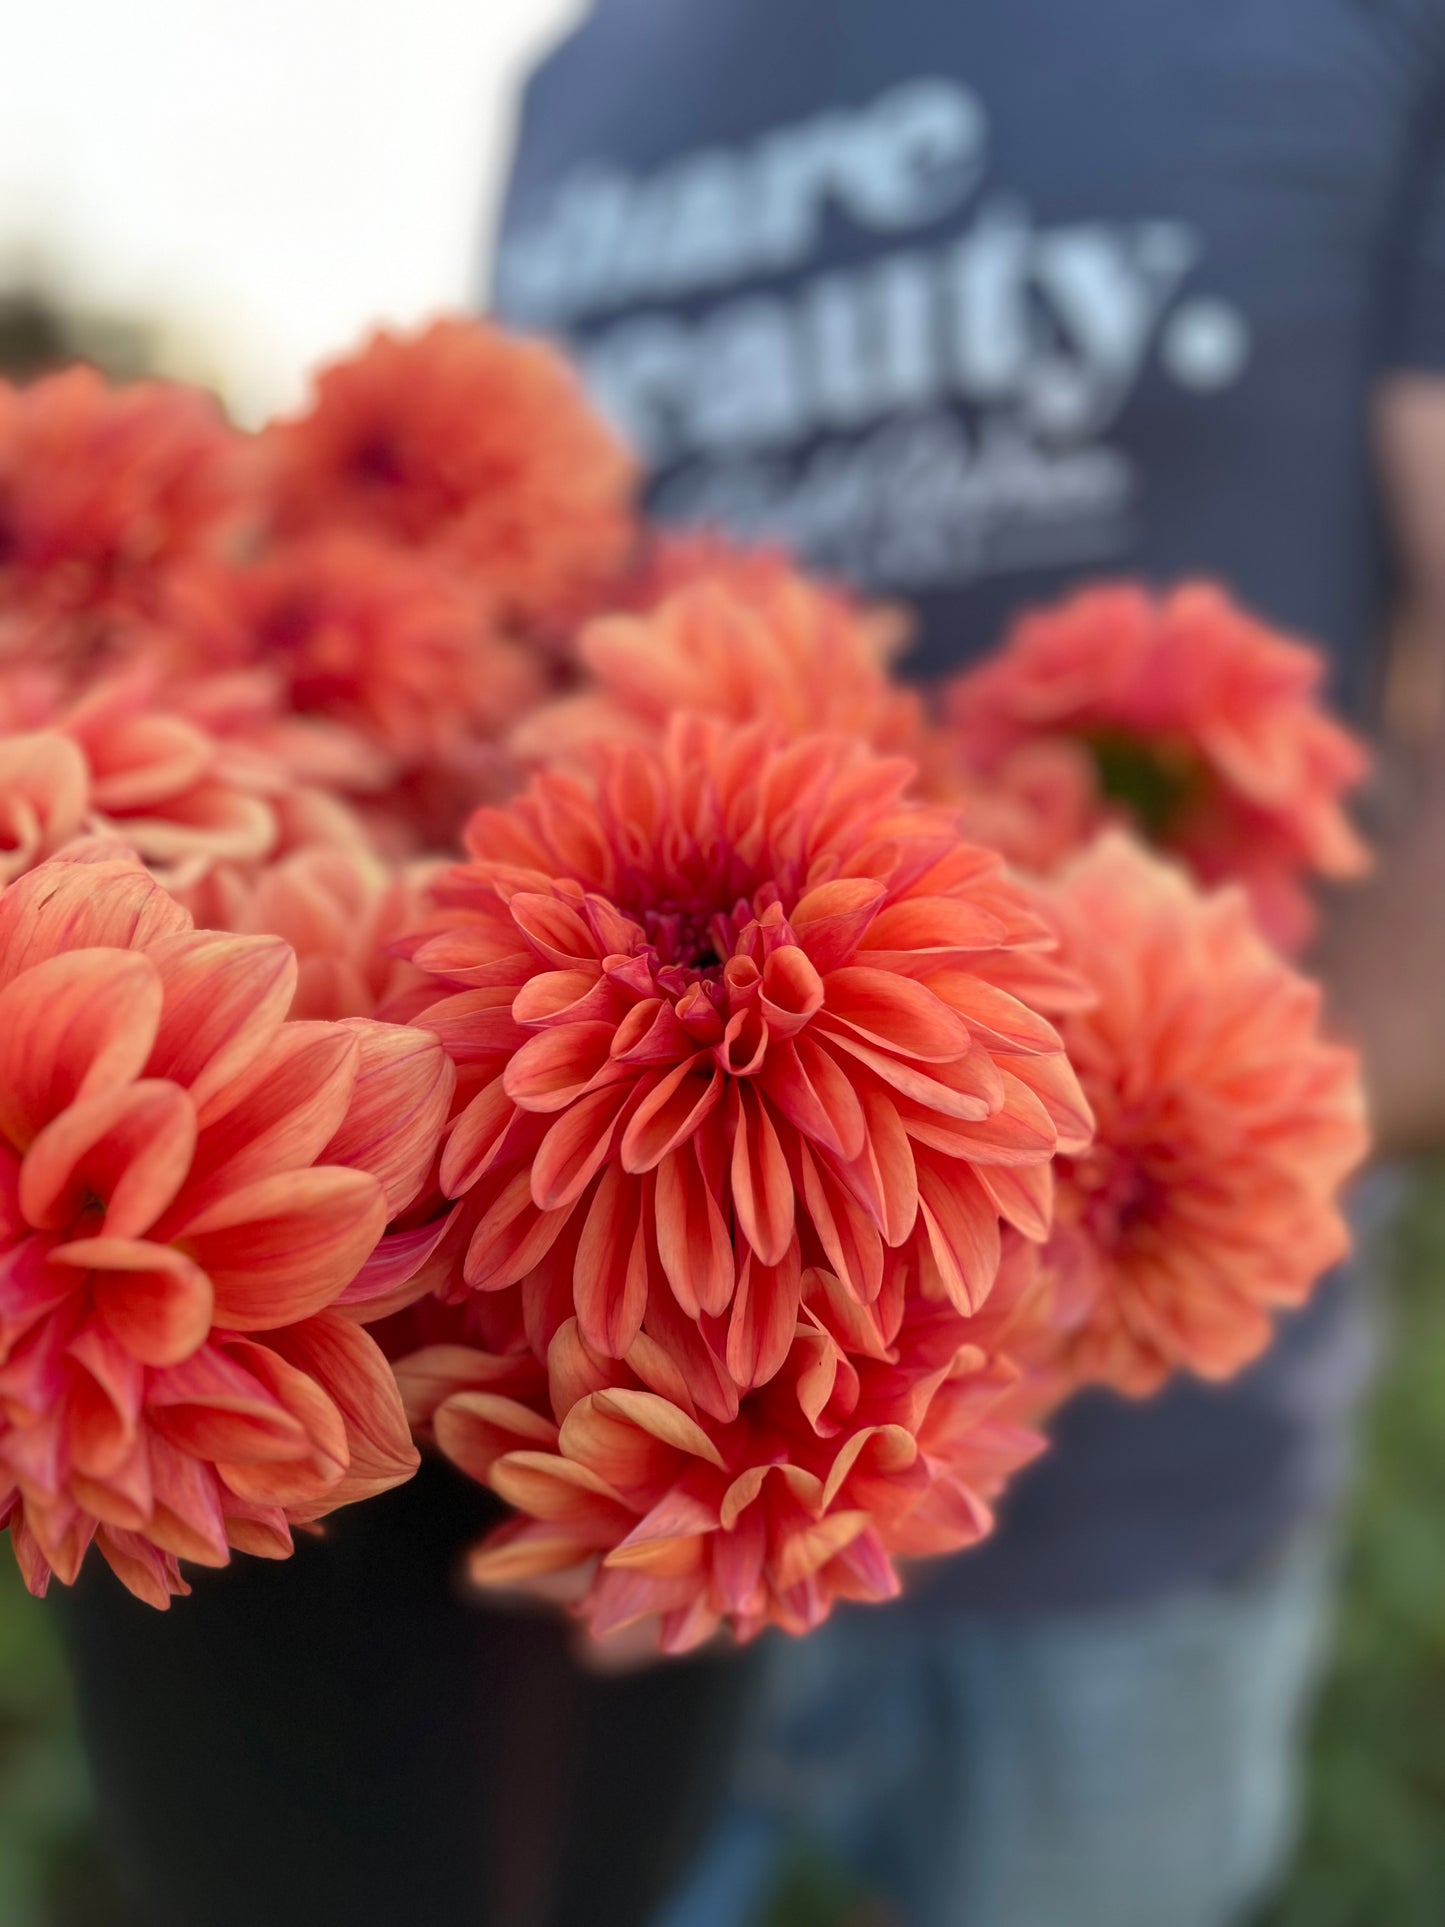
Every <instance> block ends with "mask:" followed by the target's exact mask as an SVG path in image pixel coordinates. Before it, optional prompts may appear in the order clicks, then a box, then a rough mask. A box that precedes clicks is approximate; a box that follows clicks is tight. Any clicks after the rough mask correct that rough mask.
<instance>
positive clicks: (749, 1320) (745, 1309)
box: [727, 1238, 802, 1389]
mask: <svg viewBox="0 0 1445 1927" xmlns="http://www.w3.org/2000/svg"><path fill="white" fill-rule="evenodd" d="M801 1291H802V1261H801V1259H800V1257H799V1253H798V1241H797V1239H796V1238H795V1239H794V1240H793V1241H792V1243H791V1244H790V1245H789V1246H788V1249H787V1250H786V1251H785V1252H784V1253H783V1257H782V1261H781V1262H780V1263H779V1264H776V1265H765V1264H763V1263H762V1261H761V1260H760V1259H759V1258H758V1257H756V1256H755V1254H754V1253H752V1252H748V1253H747V1254H746V1255H745V1256H744V1258H743V1262H742V1264H741V1265H740V1267H739V1268H738V1286H737V1291H736V1293H735V1294H734V1297H733V1303H732V1315H731V1317H730V1318H729V1320H728V1349H727V1364H728V1370H729V1371H730V1372H731V1373H732V1376H733V1379H734V1380H735V1382H736V1383H737V1385H738V1386H739V1387H741V1388H744V1389H748V1388H752V1387H755V1386H758V1385H766V1384H767V1382H768V1380H769V1379H770V1378H774V1377H776V1375H777V1374H778V1372H780V1371H781V1370H782V1367H783V1361H784V1360H785V1359H786V1358H787V1356H788V1353H789V1351H790V1350H791V1348H792V1343H793V1334H794V1332H795V1331H796V1329H797V1324H798V1304H799V1300H800V1297H801Z"/></svg>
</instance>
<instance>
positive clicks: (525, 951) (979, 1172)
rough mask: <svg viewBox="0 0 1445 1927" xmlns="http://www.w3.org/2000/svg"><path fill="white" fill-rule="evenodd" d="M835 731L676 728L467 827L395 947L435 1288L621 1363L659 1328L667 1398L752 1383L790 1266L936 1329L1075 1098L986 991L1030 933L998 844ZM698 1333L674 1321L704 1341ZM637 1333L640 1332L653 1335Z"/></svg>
mask: <svg viewBox="0 0 1445 1927" xmlns="http://www.w3.org/2000/svg"><path fill="white" fill-rule="evenodd" d="M910 775H911V768H910V766H909V765H908V764H906V763H902V762H890V761H885V760H883V759H881V758H878V757H876V756H874V755H872V754H871V753H870V752H868V751H867V750H866V749H864V748H863V747H862V746H861V745H857V744H853V743H849V742H847V741H846V740H844V739H841V738H830V737H811V738H803V739H799V740H798V741H796V742H793V743H791V744H787V743H784V744H779V743H778V741H777V739H776V738H775V736H774V735H773V734H772V733H771V732H769V731H768V730H767V729H765V728H763V727H761V726H755V727H752V728H748V729H733V728H729V727H727V726H725V725H722V724H718V723H713V722H708V721H704V720H702V719H698V718H684V719H680V720H679V722H678V723H676V724H675V725H674V726H673V728H672V729H671V730H670V732H669V733H668V736H667V738H666V741H665V742H664V744H663V745H662V746H661V747H660V748H658V749H652V750H644V749H638V750H626V749H622V748H620V747H617V746H604V747H600V748H599V750H598V752H597V757H596V764H595V775H594V777H593V779H592V781H591V782H590V783H589V782H586V781H583V780H581V779H578V778H573V777H571V776H568V775H564V774H560V773H557V772H548V773H543V774H542V775H540V776H538V777H537V778H536V779H535V780H534V782H533V784H532V786H531V788H530V789H529V790H528V791H527V793H526V794H525V795H524V796H523V797H521V798H520V799H518V801H517V802H515V803H514V804H513V805H511V806H510V808H508V809H505V810H503V809H495V810H483V811H480V812H478V814H477V816H476V817H475V818H474V819H473V822H472V824H471V827H470V830H469V834H468V844H469V848H470V850H471V852H472V855H471V860H470V861H469V862H468V863H467V864H465V865H463V866H462V867H461V868H460V869H459V870H457V871H456V872H454V873H453V874H452V876H451V877H450V878H448V879H445V880H443V881H442V882H441V883H440V884H439V885H438V886H437V892H436V893H437V895H438V897H439V898H440V900H441V907H440V908H439V910H438V911H437V912H436V913H435V916H434V917H433V919H432V920H431V921H430V923H429V925H428V926H427V931H426V932H425V933H424V934H423V936H422V937H421V939H420V940H418V941H417V942H416V943H415V944H414V945H413V946H412V948H413V954H414V957H415V961H416V963H417V964H418V966H419V967H420V968H421V969H422V970H423V971H424V972H426V973H427V974H428V975H430V976H431V977H433V978H434V979H436V980H437V983H438V988H439V990H440V991H441V992H442V993H443V994H441V995H439V996H438V998H437V1000H436V1001H435V1003H434V1004H433V1005H432V1006H431V1007H430V1008H429V1009H427V1010H425V1011H423V1012H421V1013H420V1015H419V1016H418V1017H417V1019H416V1021H418V1022H420V1023H422V1024H425V1025H427V1026H428V1027H430V1028H431V1029H433V1030H434V1031H435V1032H436V1033H437V1035H438V1036H439V1037H441V1039H442V1041H443V1043H444V1045H445V1046H446V1049H447V1051H448V1053H449V1055H450V1056H451V1057H452V1058H453V1060H454V1062H455V1063H456V1064H457V1066H458V1071H459V1100H460V1102H461V1109H460V1111H459V1114H458V1116H457V1117H456V1119H455V1121H454V1123H453V1125H452V1128H451V1133H450V1136H449V1138H448V1141H447V1144H446V1147H445V1150H444V1153H443V1157H442V1162H441V1178H442V1185H443V1188H444V1190H445V1191H446V1192H447V1194H448V1195H449V1196H450V1197H452V1198H454V1199H457V1200H459V1201H460V1202H461V1210H460V1211H459V1213H458V1218H457V1231H456V1235H457V1237H458V1238H459V1239H460V1240H462V1249H461V1250H460V1251H459V1255H458V1260H457V1265H458V1271H459V1274H460V1276H459V1279H458V1283H459V1284H461V1285H464V1286H466V1287H469V1288H471V1289H473V1290H478V1291H503V1290H506V1289H508V1288H510V1287H519V1288H520V1292H521V1296H522V1301H523V1309H524V1315H525V1317H526V1319H527V1322H528V1328H529V1330H530V1331H531V1332H532V1333H533V1335H534V1336H536V1335H537V1334H540V1337H541V1342H544V1343H545V1341H546V1339H547V1338H549V1337H550V1335H551V1331H552V1329H555V1326H556V1325H557V1324H558V1323H559V1322H560V1321H561V1320H562V1319H563V1318H565V1317H566V1316H567V1315H568V1314H569V1313H570V1312H571V1311H572V1310H573V1308H574V1305H575V1310H576V1315H577V1319H578V1324H579V1329H580V1333H581V1336H582V1337H583V1338H584V1339H585V1341H586V1342H587V1343H588V1344H589V1345H590V1346H592V1347H593V1348H594V1349H595V1350H597V1351H598V1352H599V1353H601V1354H604V1355H606V1356H609V1357H614V1358H621V1357H625V1356H626V1355H627V1354H628V1353H629V1352H630V1351H631V1349H632V1347H633V1345H634V1344H635V1342H636V1340H637V1337H638V1334H639V1332H643V1331H646V1330H647V1329H648V1321H649V1319H653V1320H656V1319H658V1318H664V1319H665V1320H667V1321H669V1322H671V1321H673V1320H675V1319H677V1318H681V1319H682V1320H684V1321H686V1322H687V1323H688V1325H689V1328H690V1331H691V1332H692V1333H693V1334H694V1336H689V1337H688V1340H687V1345H688V1352H689V1360H688V1363H687V1367H686V1369H687V1370H688V1372H689V1375H690V1382H692V1386H693V1393H694V1396H695V1397H696V1398H697V1399H698V1400H699V1401H700V1402H702V1403H706V1402H707V1401H708V1400H710V1399H713V1400H715V1399H717V1398H718V1397H721V1399H722V1404H723V1405H724V1406H726V1405H728V1404H729V1403H730V1402H731V1399H732V1397H733V1396H734V1395H735V1394H734V1393H733V1392H729V1391H727V1390H726V1389H724V1391H723V1392H722V1393H721V1394H719V1393H718V1391H717V1387H716V1383H715V1380H716V1377H717V1374H718V1373H721V1374H722V1376H723V1378H724V1380H725V1381H726V1382H727V1383H728V1384H730V1385H731V1386H732V1387H733V1388H735V1389H736V1390H742V1389H747V1388H749V1387H752V1386H756V1385H761V1384H763V1383H765V1382H766V1381H767V1380H768V1379H769V1378H771V1377H772V1376H773V1375H774V1374H775V1373H776V1372H778V1371H779V1370H780V1369H781V1368H782V1365H783V1362H784V1360H785V1359H786V1358H787V1356H788V1354H789V1351H790V1348H791V1346H792V1343H793V1337H794V1330H795V1327H796V1325H797V1322H798V1317H799V1305H800V1295H801V1289H802V1277H803V1273H804V1272H805V1271H807V1270H808V1269H809V1268H813V1267H822V1268H826V1269H827V1270H828V1271H829V1273H830V1274H832V1275H834V1276H836V1278H837V1279H838V1281H839V1285H840V1289H842V1290H843V1291H844V1292H845V1293H846V1294H847V1295H848V1297H849V1298H850V1300H852V1301H854V1302H856V1303H857V1304H858V1305H859V1306H868V1305H871V1304H873V1303H874V1302H875V1301H876V1300H877V1299H878V1296H879V1293H880V1292H881V1291H882V1289H883V1287H884V1279H885V1274H886V1273H887V1271H888V1269H889V1266H890V1264H893V1263H897V1264H901V1265H903V1266H904V1268H905V1269H906V1270H908V1272H909V1275H910V1278H915V1279H916V1282H917V1288H918V1289H920V1290H921V1291H922V1292H923V1293H924V1294H925V1295H927V1296H929V1297H930V1298H933V1299H936V1300H938V1301H940V1302H948V1303H951V1304H953V1305H955V1306H956V1307H957V1308H959V1309H960V1310H962V1311H967V1310H971V1309H975V1308H976V1307H977V1306H978V1305H979V1304H981V1303H982V1301H983V1299H984V1298H985V1297H986V1296H987V1293H988V1291H989V1288H990V1286H991V1285H992V1282H993V1276H994V1271H995V1269H996V1267H997V1263H998V1251H999V1221H1000V1217H1001V1216H1002V1217H1003V1218H1005V1219H1008V1220H1010V1221H1012V1222H1015V1223H1017V1224H1019V1225H1020V1227H1021V1228H1022V1229H1024V1230H1025V1231H1027V1232H1028V1233H1029V1235H1031V1236H1041V1235H1042V1234H1043V1231H1044V1229H1045V1227H1046V1223H1047V1216H1048V1199H1049V1183H1050V1178H1049V1168H1048V1167H1049V1163H1050V1160H1051V1159H1052V1157H1053V1155H1054V1152H1055V1151H1056V1149H1058V1148H1059V1147H1060V1145H1066V1146H1072V1147H1074V1148H1078V1147H1080V1146H1081V1145H1082V1144H1083V1143H1084V1142H1085V1141H1086V1140H1087V1136H1088V1129H1089V1125H1088V1112H1087V1107H1086V1105H1085V1104H1084V1103H1083V1101H1082V1098H1081V1096H1080V1093H1079V1090H1078V1087H1077V1084H1076V1081H1075V1079H1074V1076H1073V1073H1072V1071H1071V1070H1070V1068H1069V1065H1068V1062H1067V1059H1066V1058H1065V1057H1064V1054H1063V1052H1062V1049H1061V1048H1060V1045H1059V1041H1058V1037H1057V1034H1056V1033H1055V1031H1054V1030H1053V1029H1052V1027H1051V1026H1050V1025H1049V1023H1047V1022H1046V1021H1045V1020H1044V1019H1043V1018H1042V1017H1040V1016H1039V1015H1038V1014H1037V1012H1036V1011H1035V1010H1034V1009H1033V1008H1031V1007H1030V1006H1029V1005H1027V1004H1026V1003H1024V1002H1023V1001H1022V1000H1021V999H1020V998H1018V997H1015V996H1014V995H1012V994H1011V993H1010V992H1009V991H1008V990H1007V989H1005V988H1003V984H1004V982H1005V981H1006V980H1007V979H1008V976H1009V970H1010V967H1011V966H1012V965H1013V964H1014V963H1015V962H1016V961H1017V963H1018V965H1019V967H1020V969H1021V971H1022V972H1023V973H1024V975H1025V976H1026V974H1027V964H1028V960H1029V959H1030V958H1031V957H1033V956H1034V955H1035V954H1037V953H1043V954H1045V955H1047V952H1048V951H1049V949H1050V948H1051V946H1052V939H1051V936H1050V934H1049V931H1048V928H1047V926H1046V925H1045V924H1044V923H1043V921H1042V920H1041V919H1040V918H1039V917H1038V915H1037V914H1036V913H1035V912H1034V911H1033V910H1032V909H1031V907H1030V904H1029V900H1028V898H1027V896H1026V895H1025V893H1024V891H1023V889H1022V888H1020V887H1019V886H1017V885H1015V884H1013V883H1012V882H1010V881H1009V880H1008V879H1007V878H1006V877H1005V876H1004V874H1003V872H1002V868H1001V865H1000V864H999V861H998V859H997V858H995V857H993V856H992V855H990V854H988V853H986V852H984V851H982V850H979V849H976V848H974V847H972V846H970V845H966V844H962V843H960V841H959V839H958V836H957V833H956V831H955V829H954V827H953V821H952V817H951V814H950V813H949V812H947V811H945V810H940V809H930V808H927V807H924V806H921V805H917V804H914V803H912V802H910V801H909V800H907V798H906V791H907V786H908V783H909V780H910ZM699 1334H700V1336H699ZM659 1342H665V1341H662V1340H660V1341H659Z"/></svg>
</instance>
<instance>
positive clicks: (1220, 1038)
mask: <svg viewBox="0 0 1445 1927" xmlns="http://www.w3.org/2000/svg"><path fill="white" fill-rule="evenodd" d="M1057 914H1058V919H1059V925H1060V929H1061V932H1062V935H1063V939H1064V954H1065V956H1066V957H1067V958H1068V960H1069V962H1071V963H1072V964H1073V965H1074V967H1075V968H1076V969H1077V970H1078V971H1079V973H1080V974H1081V975H1082V976H1084V977H1085V978H1086V979H1087V980H1088V982H1089V983H1090V985H1091V986H1092V987H1093V989H1094V991H1095V993H1096V996H1097V1001H1096V1003H1095V1004H1094V1005H1093V1006H1092V1007H1091V1008H1089V1009H1086V1010H1079V1011H1075V1012H1073V1013H1071V1014H1070V1015H1068V1016H1067V1017H1066V1018H1064V1020H1063V1023H1062V1029H1063V1034H1064V1040H1065V1043H1066V1044H1067V1046H1068V1050H1069V1056H1070V1059H1071V1061H1072V1062H1073V1064H1074V1066H1075V1068H1076V1069H1077V1071H1078V1073H1079V1077H1080V1080H1081V1082H1082V1084H1083V1087H1084V1090H1085V1092H1086V1094H1087V1096H1088V1098H1089V1102H1090V1104H1091V1106H1092V1108H1093V1111H1094V1116H1095V1118H1096V1120H1097V1129H1096V1135H1095V1138H1094V1142H1093V1144H1092V1145H1091V1146H1090V1147H1089V1148H1088V1149H1087V1150H1085V1151H1084V1152H1083V1153H1082V1154H1081V1155H1075V1156H1071V1157H1065V1158H1061V1159H1060V1160H1059V1162H1058V1164H1057V1166H1056V1183H1057V1209H1056V1214H1055V1230H1054V1235H1053V1237H1052V1239H1051V1241H1050V1243H1049V1245H1048V1246H1047V1248H1046V1251H1045V1254H1044V1269H1045V1271H1046V1272H1048V1273H1050V1274H1052V1277H1053V1280H1054V1286H1055V1291H1056V1299H1055V1303H1054V1307H1053V1314H1052V1321H1051V1323H1052V1330H1051V1332H1050V1333H1049V1334H1048V1335H1046V1336H1045V1337H1044V1338H1043V1341H1042V1344H1041V1345H1040V1346H1039V1347H1038V1348H1037V1350H1036V1351H1035V1356H1036V1357H1042V1358H1043V1359H1044V1360H1046V1361H1051V1362H1055V1363H1062V1364H1063V1365H1064V1366H1066V1367H1067V1369H1068V1370H1069V1371H1070V1372H1071V1373H1072V1374H1073V1375H1074V1376H1075V1377H1076V1378H1077V1379H1082V1380H1096V1381H1102V1382H1104V1383H1107V1384H1110V1385H1113V1386H1115V1387H1116V1388H1117V1389H1118V1390H1120V1391H1123V1392H1127V1393H1129V1394H1131V1395H1135V1396H1139V1395H1143V1394H1146V1393H1149V1392H1152V1391H1154V1390H1156V1389H1157V1388H1158V1386H1159V1385H1160V1384H1161V1382H1162V1381H1163V1380H1164V1379H1165V1378H1166V1377H1167V1376H1168V1374H1169V1373H1171V1372H1174V1371H1189V1372H1194V1373H1197V1374H1198V1375H1200V1376H1202V1377H1205V1378H1226V1377H1228V1376H1230V1375H1231V1374H1232V1373H1234V1372H1237V1371H1238V1370H1239V1369H1240V1368H1241V1367H1242V1366H1244V1365H1246V1364H1248V1363H1249V1361H1250V1360H1251V1359H1253V1358H1255V1357H1257V1356H1258V1354H1259V1353H1260V1352H1262V1351H1263V1350H1264V1349H1265V1347H1266V1346H1267V1345H1268V1343H1269V1341H1270V1337H1271V1334H1272V1320H1273V1317H1274V1315H1275V1313H1277V1312H1278V1311H1280V1310H1281V1309H1286V1308H1291V1307H1294V1306H1298V1305H1300V1304H1302V1303H1303V1302H1304V1301H1305V1299H1306V1298H1307V1297H1308V1296H1309V1293H1310V1290H1311V1288H1312V1287H1313V1285H1314V1284H1315V1283H1316V1281H1317V1280H1318V1279H1319V1277H1320V1276H1321V1275H1322V1273H1324V1272H1325V1271H1326V1270H1327V1269H1328V1268H1329V1267H1330V1266H1331V1265H1333V1264H1335V1263H1337V1262H1338V1261H1339V1259H1341V1258H1342V1257H1343V1256H1344V1255H1345V1253H1346V1251H1347V1250H1348V1247H1349V1233H1348V1231H1347V1229H1346V1226H1345V1224H1344V1221H1343V1219H1342V1218H1341V1216H1340V1212H1339V1207H1338V1193H1339V1190H1340V1187H1341V1185H1342V1184H1343V1182H1344V1180H1345V1179H1346V1178H1347V1177H1348V1176H1349V1174H1350V1172H1351V1171H1352V1170H1353V1169H1354V1168H1355V1166H1356V1165H1358V1164H1359V1163H1360V1161H1361V1159H1362V1158H1363V1157H1364V1155H1365V1152H1366V1149H1367V1144H1368V1139H1367V1132H1366V1127H1365V1119H1364V1101H1363V1097H1362V1093H1361V1085H1360V1076H1359V1067H1358V1062H1357V1059H1356V1055H1355V1053H1354V1052H1353V1051H1350V1050H1347V1049H1343V1048H1341V1047H1339V1046H1337V1045H1334V1044H1331V1043H1328V1042H1326V1041H1325V1040H1324V1038H1323V1037H1322V1036H1321V1034H1320V1000H1321V993H1320V990H1319V987H1318V985H1316V984H1313V983H1311V982H1309V981H1308V980H1307V979H1305V978H1304V977H1302V976H1300V975H1299V974H1298V973H1297V972H1296V971H1295V970H1293V969H1292V968H1291V967H1290V966H1289V965H1288V964H1286V963H1285V962H1283V961H1282V960H1281V958H1280V957H1279V955H1278V954H1277V953H1276V952H1275V951H1274V950H1272V949H1271V948H1270V947H1269V946H1268V944H1266V943H1265V942H1264V940H1263V939H1262V938H1261V936H1260V935H1259V934H1258V931H1257V929H1256V927H1255V925H1254V923H1253V920H1252V918H1251V916H1250V913H1249V909H1248V906H1247V904H1246V902H1245V899H1244V897H1243V896H1242V895H1241V894H1240V893H1238V892H1237V891H1234V890H1229V891H1226V892H1222V893H1219V894H1216V895H1212V896H1209V897H1203V896H1201V895H1200V894H1199V893H1198V891H1197V890H1195V889H1194V888H1193V887H1192V886H1191V885H1190V884H1189V882H1188V881H1187V879H1186V878H1185V877H1184V876H1183V875H1182V874H1181V873H1180V872H1178V871H1175V870H1173V869H1170V868H1168V867H1166V866H1165V865H1163V864H1161V863H1160V862H1158V861H1157V860H1155V859H1154V858H1151V857H1149V856H1148V855H1146V853H1145V852H1144V851H1142V850H1141V849H1139V848H1137V847H1136V846H1134V845H1132V844H1131V843H1129V842H1127V841H1125V840H1124V839H1123V838H1122V837H1118V836H1111V837H1107V838H1105V839H1103V840H1102V841H1101V842H1100V843H1099V844H1098V845H1097V846H1096V848H1095V849H1094V850H1092V851H1091V852H1090V853H1089V854H1087V855H1086V856H1084V857H1082V858H1081V859H1080V860H1079V861H1078V863H1077V864H1076V865H1075V866H1074V867H1073V868H1071V869H1070V870H1069V871H1068V872H1067V873H1066V874H1065V875H1064V877H1063V878H1062V880H1061V881H1060V883H1059V886H1058V891H1057ZM1005 1342H1009V1341H1007V1340H1005ZM1022 1349H1027V1348H1026V1347H1025V1348H1022Z"/></svg>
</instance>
